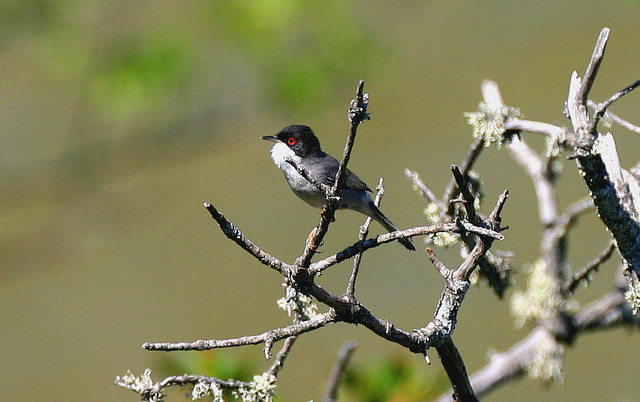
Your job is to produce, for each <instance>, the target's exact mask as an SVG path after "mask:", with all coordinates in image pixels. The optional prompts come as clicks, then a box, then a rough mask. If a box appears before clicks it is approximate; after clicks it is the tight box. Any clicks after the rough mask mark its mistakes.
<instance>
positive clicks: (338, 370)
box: [322, 341, 358, 402]
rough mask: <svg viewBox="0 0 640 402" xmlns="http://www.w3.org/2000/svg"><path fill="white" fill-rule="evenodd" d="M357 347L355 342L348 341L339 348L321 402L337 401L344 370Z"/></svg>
mask: <svg viewBox="0 0 640 402" xmlns="http://www.w3.org/2000/svg"><path fill="white" fill-rule="evenodd" d="M357 346H358V344H357V343H356V341H349V342H347V343H345V344H344V345H342V348H340V351H339V352H338V360H336V364H334V366H333V369H332V370H331V375H330V376H329V381H328V382H327V386H326V388H325V390H324V395H323V396H322V401H323V402H333V401H336V400H337V397H338V387H339V386H340V383H341V382H342V379H343V377H344V370H345V368H346V367H347V363H349V360H350V358H351V355H352V354H353V352H354V351H355V350H356V347H357Z"/></svg>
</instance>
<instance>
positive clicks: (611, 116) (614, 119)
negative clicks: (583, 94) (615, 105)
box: [587, 100, 640, 134]
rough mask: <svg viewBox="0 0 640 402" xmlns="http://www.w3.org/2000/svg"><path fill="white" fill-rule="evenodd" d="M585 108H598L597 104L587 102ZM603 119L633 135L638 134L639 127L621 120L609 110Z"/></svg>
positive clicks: (639, 132)
mask: <svg viewBox="0 0 640 402" xmlns="http://www.w3.org/2000/svg"><path fill="white" fill-rule="evenodd" d="M587 106H589V107H591V108H593V109H596V108H597V107H598V104H596V103H595V102H593V101H591V100H590V101H588V102H587ZM604 117H605V118H607V119H609V120H611V121H612V122H614V123H616V124H618V125H619V126H622V127H624V128H626V129H627V130H629V131H632V132H634V133H637V134H640V127H638V126H636V125H635V124H633V123H631V122H630V121H628V120H625V119H623V118H622V117H620V116H618V115H617V114H615V113H613V112H612V111H611V110H607V111H605V113H604Z"/></svg>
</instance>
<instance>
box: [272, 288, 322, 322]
mask: <svg viewBox="0 0 640 402" xmlns="http://www.w3.org/2000/svg"><path fill="white" fill-rule="evenodd" d="M277 303H278V307H279V308H281V309H283V310H284V311H286V312H287V315H288V316H289V317H291V315H292V314H294V313H297V314H298V315H300V316H301V317H302V318H304V319H311V318H313V317H315V316H317V315H318V306H317V305H316V304H315V303H313V299H312V298H311V297H309V296H306V295H303V294H302V293H298V292H296V293H295V295H293V296H292V297H281V298H280V299H278V301H277Z"/></svg>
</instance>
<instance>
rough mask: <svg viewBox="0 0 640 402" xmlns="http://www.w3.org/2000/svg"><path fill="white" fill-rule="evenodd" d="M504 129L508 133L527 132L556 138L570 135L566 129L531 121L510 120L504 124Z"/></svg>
mask: <svg viewBox="0 0 640 402" xmlns="http://www.w3.org/2000/svg"><path fill="white" fill-rule="evenodd" d="M504 127H505V129H506V130H507V131H526V132H529V133H535V134H543V135H546V136H548V137H554V138H557V137H563V136H565V135H566V134H567V133H568V130H567V129H566V128H563V127H558V126H556V125H554V124H549V123H544V122H540V121H531V120H519V119H518V120H509V121H506V122H505V123H504Z"/></svg>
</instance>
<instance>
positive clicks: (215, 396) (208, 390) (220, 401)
mask: <svg viewBox="0 0 640 402" xmlns="http://www.w3.org/2000/svg"><path fill="white" fill-rule="evenodd" d="M207 395H211V398H212V400H213V402H224V396H223V394H222V388H220V386H219V385H218V384H216V383H215V382H212V383H208V382H204V381H202V382H199V383H197V384H196V385H194V386H193V391H192V392H191V399H193V400H194V401H195V400H197V399H202V398H204V397H205V396H207Z"/></svg>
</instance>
